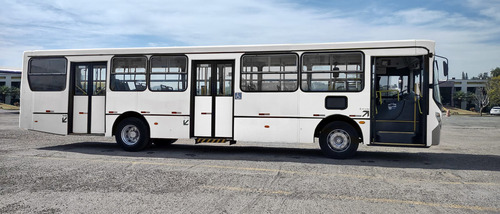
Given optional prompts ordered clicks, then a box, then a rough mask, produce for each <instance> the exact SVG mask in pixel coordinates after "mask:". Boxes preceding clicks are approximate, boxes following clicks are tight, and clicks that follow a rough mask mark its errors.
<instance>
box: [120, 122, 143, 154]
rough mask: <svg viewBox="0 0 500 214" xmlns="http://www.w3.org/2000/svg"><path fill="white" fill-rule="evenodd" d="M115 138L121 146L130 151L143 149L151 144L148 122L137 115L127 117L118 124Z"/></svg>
mask: <svg viewBox="0 0 500 214" xmlns="http://www.w3.org/2000/svg"><path fill="white" fill-rule="evenodd" d="M115 139H116V142H117V143H118V145H120V147H122V148H123V149H124V150H126V151H130V152H136V151H140V150H143V149H144V148H146V147H147V146H148V145H149V144H150V139H149V130H148V129H147V124H146V123H145V122H144V121H143V120H141V119H139V118H136V117H129V118H126V119H124V120H122V121H121V122H120V123H119V124H118V127H117V129H116V131H115Z"/></svg>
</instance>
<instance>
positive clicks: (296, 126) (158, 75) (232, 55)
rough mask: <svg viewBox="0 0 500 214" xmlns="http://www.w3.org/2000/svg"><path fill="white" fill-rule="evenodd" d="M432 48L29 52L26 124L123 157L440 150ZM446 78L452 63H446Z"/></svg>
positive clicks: (418, 44) (360, 45)
mask: <svg viewBox="0 0 500 214" xmlns="http://www.w3.org/2000/svg"><path fill="white" fill-rule="evenodd" d="M434 46H435V43H434V42H433V41H428V40H408V41H382V42H352V43H324V44H288V45H245V46H213V47H166V48H123V49H94V50H43V51H27V52H25V53H24V61H23V63H24V66H23V74H22V75H23V76H22V84H21V86H22V88H21V90H22V94H21V113H20V127H21V128H23V129H28V130H36V131H41V132H48V133H54V134H60V135H71V134H89V135H105V136H109V137H111V136H115V138H116V141H117V143H118V144H119V145H120V146H121V147H122V148H123V149H124V150H127V151H139V150H142V149H144V148H146V147H147V146H148V145H150V144H151V143H155V144H170V143H173V142H174V141H175V140H176V139H181V138H182V139H195V143H203V142H229V143H230V144H232V143H235V142H237V141H240V142H262V143H265V142H284V143H314V142H318V143H319V145H320V147H321V150H322V151H323V152H324V154H325V155H326V156H328V157H332V158H346V157H350V156H352V155H353V154H354V153H355V152H356V150H357V148H358V144H365V145H382V146H411V147H430V146H431V145H437V144H439V138H440V129H441V102H440V96H439V87H438V72H437V71H438V69H437V67H438V66H437V65H438V64H436V63H435V62H436V61H435V57H436V55H435V51H434ZM443 65H444V66H443V67H444V70H445V72H447V64H445V63H444V64H443Z"/></svg>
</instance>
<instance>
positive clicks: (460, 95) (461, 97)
mask: <svg viewBox="0 0 500 214" xmlns="http://www.w3.org/2000/svg"><path fill="white" fill-rule="evenodd" d="M453 99H454V100H456V101H457V102H455V103H456V104H458V105H459V106H460V104H461V103H462V101H469V94H467V93H465V92H463V91H457V92H455V93H454V94H453ZM456 104H455V105H456Z"/></svg>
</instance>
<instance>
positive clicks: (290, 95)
mask: <svg viewBox="0 0 500 214" xmlns="http://www.w3.org/2000/svg"><path fill="white" fill-rule="evenodd" d="M297 103H298V92H262V93H245V92H243V93H242V95H241V99H237V100H235V101H234V116H235V120H234V138H235V140H244V141H257V142H284V143H297V142H298V139H299V137H298V136H299V134H298V123H299V122H298V121H299V119H298V117H297V116H298V105H297ZM266 126H269V128H266Z"/></svg>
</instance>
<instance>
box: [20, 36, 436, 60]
mask: <svg viewBox="0 0 500 214" xmlns="http://www.w3.org/2000/svg"><path fill="white" fill-rule="evenodd" d="M434 45H435V42H434V41H432V40H390V41H371V42H337V43H310V44H266V45H223V46H222V45H221V46H180V47H139V48H101V49H61V50H33V51H25V52H24V55H25V56H27V57H32V56H54V55H64V56H81V55H115V54H175V53H182V54H196V53H198V54H200V53H244V52H269V51H276V52H280V51H282V52H285V51H315V50H329V49H332V50H349V49H353V50H354V49H355V50H359V49H372V48H396V47H409V48H411V47H425V48H427V49H430V50H431V51H432V50H433V48H434Z"/></svg>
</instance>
